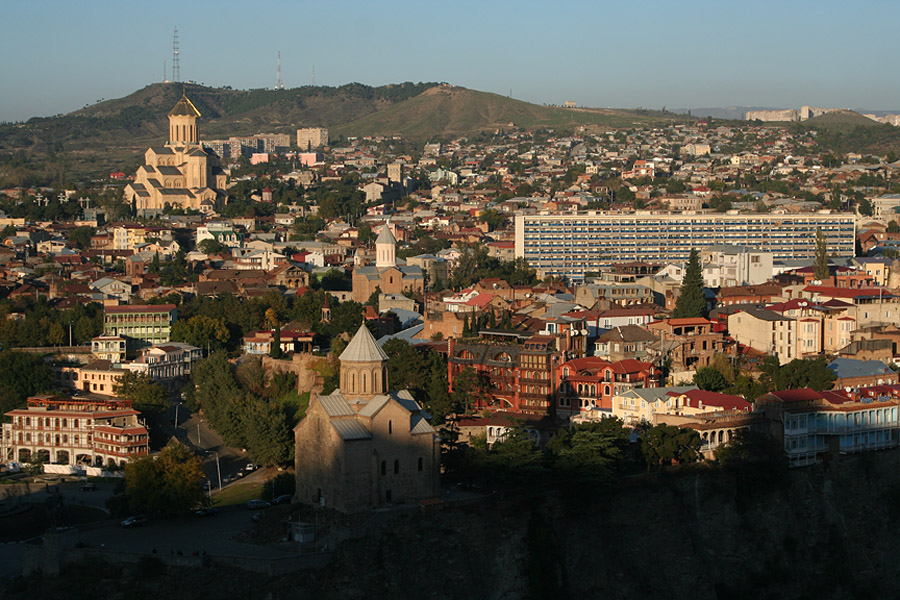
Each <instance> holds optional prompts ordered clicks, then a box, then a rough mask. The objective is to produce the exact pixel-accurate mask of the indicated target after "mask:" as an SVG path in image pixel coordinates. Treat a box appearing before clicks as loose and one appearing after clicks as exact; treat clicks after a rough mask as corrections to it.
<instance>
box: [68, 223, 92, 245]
mask: <svg viewBox="0 0 900 600" xmlns="http://www.w3.org/2000/svg"><path fill="white" fill-rule="evenodd" d="M96 232H97V230H96V229H94V228H93V227H89V226H82V227H76V228H75V229H73V230H72V231H70V232H69V246H74V247H76V248H79V249H81V250H84V249H86V248H90V247H91V238H92V237H93V236H94V234H95V233H96Z"/></svg>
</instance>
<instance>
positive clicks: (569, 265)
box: [515, 211, 856, 281]
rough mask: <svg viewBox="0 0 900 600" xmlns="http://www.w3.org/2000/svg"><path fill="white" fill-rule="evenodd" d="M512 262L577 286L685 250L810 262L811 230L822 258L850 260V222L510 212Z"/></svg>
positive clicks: (841, 216)
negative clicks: (602, 272) (735, 249)
mask: <svg viewBox="0 0 900 600" xmlns="http://www.w3.org/2000/svg"><path fill="white" fill-rule="evenodd" d="M515 226H516V227H515V228H516V257H517V258H519V257H521V258H524V259H526V260H527V261H528V263H529V264H530V265H531V266H532V267H534V268H536V269H538V271H539V272H540V273H541V274H542V275H543V276H547V275H553V276H557V277H566V278H569V279H571V280H573V281H582V280H583V279H584V274H585V272H587V271H596V270H598V268H599V267H600V265H603V264H609V263H612V262H619V261H634V260H640V261H650V262H684V261H686V260H687V259H688V256H689V255H690V252H691V250H692V249H694V248H696V249H698V250H702V249H704V248H707V247H709V246H714V245H717V244H728V245H732V246H749V247H751V248H754V249H756V250H758V251H760V252H767V253H771V254H772V256H773V258H774V259H775V260H784V259H798V258H802V259H811V258H813V257H815V251H816V241H815V240H816V230H817V229H821V230H822V233H823V234H824V235H825V241H826V244H827V246H828V252H829V254H831V255H833V256H853V254H854V244H855V232H856V223H855V218H854V215H851V214H845V213H803V214H793V215H788V214H714V213H706V214H684V213H680V214H676V213H666V212H659V213H657V212H649V211H646V212H645V211H639V212H636V213H627V214H618V213H603V212H586V213H578V214H565V215H549V214H538V215H521V214H520V215H516V220H515Z"/></svg>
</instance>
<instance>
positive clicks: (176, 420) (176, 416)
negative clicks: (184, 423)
mask: <svg viewBox="0 0 900 600" xmlns="http://www.w3.org/2000/svg"><path fill="white" fill-rule="evenodd" d="M182 404H184V403H183V402H176V403H175V429H178V407H180V406H181V405H182Z"/></svg>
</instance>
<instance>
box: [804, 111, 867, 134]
mask: <svg viewBox="0 0 900 600" xmlns="http://www.w3.org/2000/svg"><path fill="white" fill-rule="evenodd" d="M803 124H804V125H805V126H807V127H810V128H813V129H831V130H850V129H855V128H856V127H878V126H879V125H881V123H879V122H878V121H873V120H872V119H870V118H869V117H864V116H862V115H861V114H859V113H858V112H854V111H852V110H836V111H834V112H828V113H825V114H823V115H819V116H818V117H813V118H812V119H809V120H807V121H804V122H803Z"/></svg>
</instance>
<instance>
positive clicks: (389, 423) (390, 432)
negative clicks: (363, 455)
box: [388, 421, 394, 435]
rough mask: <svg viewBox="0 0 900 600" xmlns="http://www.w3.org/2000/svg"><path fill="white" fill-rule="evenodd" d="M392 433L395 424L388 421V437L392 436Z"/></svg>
mask: <svg viewBox="0 0 900 600" xmlns="http://www.w3.org/2000/svg"><path fill="white" fill-rule="evenodd" d="M392 433H394V422H393V421H388V435H391V434H392Z"/></svg>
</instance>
